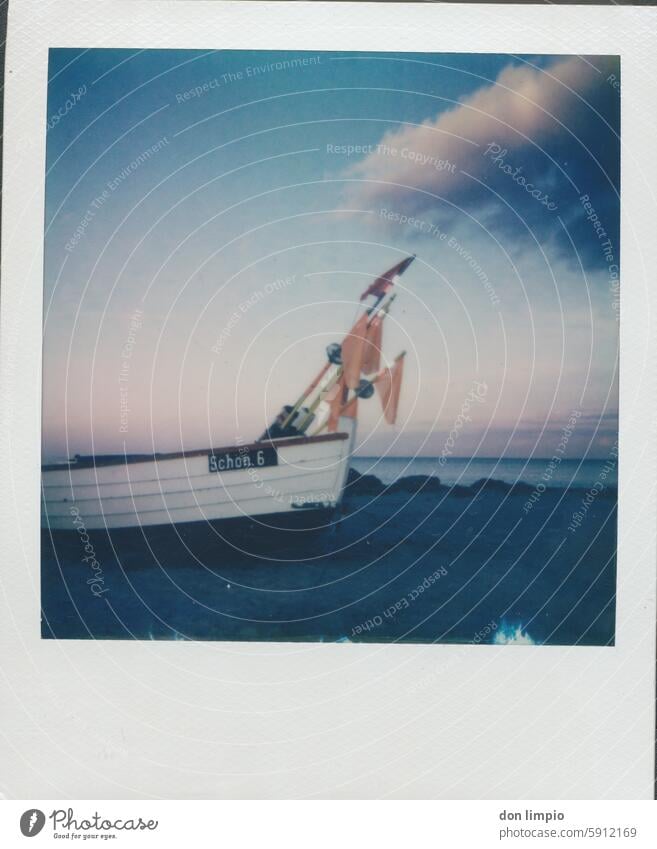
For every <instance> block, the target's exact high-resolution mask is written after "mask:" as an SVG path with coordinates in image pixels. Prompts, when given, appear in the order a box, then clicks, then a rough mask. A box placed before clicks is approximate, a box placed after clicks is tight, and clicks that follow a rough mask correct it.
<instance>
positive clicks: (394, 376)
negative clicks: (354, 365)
mask: <svg viewBox="0 0 657 849" xmlns="http://www.w3.org/2000/svg"><path fill="white" fill-rule="evenodd" d="M403 374H404V357H403V356H401V357H397V359H396V360H395V364H394V366H393V367H392V369H389V368H387V369H384V370H383V371H382V372H381V374H380V375H379V377H378V379H377V381H376V384H375V385H376V388H377V389H378V391H379V395H380V396H381V406H382V407H383V417H384V419H385V420H386V421H387V422H388V424H394V423H395V422H396V421H397V408H398V407H399V393H400V391H401V382H402V376H403Z"/></svg>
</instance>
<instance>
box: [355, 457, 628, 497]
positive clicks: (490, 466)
mask: <svg viewBox="0 0 657 849" xmlns="http://www.w3.org/2000/svg"><path fill="white" fill-rule="evenodd" d="M351 465H352V467H353V468H354V469H356V471H357V472H360V474H361V475H376V477H378V478H379V480H381V481H382V482H383V483H385V484H391V483H394V481H396V480H399V478H402V477H407V476H410V475H431V476H434V477H438V478H440V480H441V482H442V483H444V484H445V485H446V486H455V485H456V486H471V485H472V484H473V483H476V482H477V481H480V480H482V479H486V480H499V481H504V483H509V484H514V483H518V482H520V481H522V482H523V483H527V484H530V485H531V486H537V485H538V484H543V485H544V486H546V487H547V486H551V487H560V488H566V487H576V488H578V489H589V488H590V487H592V486H595V484H596V482H597V481H599V480H601V479H602V480H603V481H604V483H605V485H606V486H612V487H616V486H617V485H618V472H617V466H616V464H615V462H614V461H613V460H612V461H610V459H609V458H608V457H607V458H600V459H590V458H586V459H584V460H572V459H561V460H559V459H557V461H556V462H553V461H552V459H551V458H540V459H535V458H532V459H516V458H506V457H504V458H499V457H497V458H496V457H476V458H470V457H446V458H444V459H441V458H437V457H359V456H356V457H353V458H352V461H351Z"/></svg>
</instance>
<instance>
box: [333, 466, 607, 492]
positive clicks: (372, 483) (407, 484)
mask: <svg viewBox="0 0 657 849" xmlns="http://www.w3.org/2000/svg"><path fill="white" fill-rule="evenodd" d="M534 490H535V487H534V486H532V485H531V484H529V483H525V482H524V481H515V482H514V483H507V482H506V481H501V480H497V479H496V478H480V479H479V480H477V481H475V482H474V483H473V484H470V485H469V486H461V485H459V484H454V485H452V486H449V485H448V484H444V483H442V481H441V480H440V478H439V477H438V476H437V475H406V476H404V477H400V478H398V479H397V480H396V481H393V483H390V484H385V483H383V481H381V480H380V479H379V478H377V477H376V475H363V474H361V473H360V472H357V471H356V469H353V468H351V469H349V476H348V478H347V486H346V489H345V496H347V497H350V496H356V495H368V496H378V495H397V494H399V493H406V494H409V495H417V494H420V493H422V494H426V495H429V494H435V495H452V496H455V497H457V498H474V497H475V496H477V495H480V494H485V493H496V494H498V495H523V496H525V497H527V496H528V495H530V494H531V493H533V492H534ZM566 490H567V491H568V492H572V493H582V492H586V487H582V486H568V487H558V486H554V487H545V490H544V491H546V492H554V493H557V492H564V491H566ZM616 494H617V493H616V487H611V486H610V487H607V488H606V489H605V490H603V491H602V492H601V493H600V496H601V497H607V498H616Z"/></svg>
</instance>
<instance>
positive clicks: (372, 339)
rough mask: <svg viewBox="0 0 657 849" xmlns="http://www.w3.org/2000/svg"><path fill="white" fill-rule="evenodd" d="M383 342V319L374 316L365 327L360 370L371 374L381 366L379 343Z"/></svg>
mask: <svg viewBox="0 0 657 849" xmlns="http://www.w3.org/2000/svg"><path fill="white" fill-rule="evenodd" d="M382 343H383V319H382V318H381V317H380V316H378V315H377V316H375V317H374V318H373V319H372V321H371V322H370V324H369V326H368V328H367V334H366V336H365V345H364V350H363V364H362V371H363V373H364V374H372V372H374V371H378V370H379V369H380V368H381V345H382Z"/></svg>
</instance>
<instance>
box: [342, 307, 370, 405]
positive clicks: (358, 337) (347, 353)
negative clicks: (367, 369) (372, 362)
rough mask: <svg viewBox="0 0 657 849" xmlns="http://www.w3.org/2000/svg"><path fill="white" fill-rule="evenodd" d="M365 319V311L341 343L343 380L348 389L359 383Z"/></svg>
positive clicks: (366, 318)
mask: <svg viewBox="0 0 657 849" xmlns="http://www.w3.org/2000/svg"><path fill="white" fill-rule="evenodd" d="M367 320H368V315H367V313H363V315H361V317H360V318H359V319H358V321H357V322H356V324H354V326H353V327H352V328H351V330H350V331H349V333H348V334H347V336H346V337H345V339H344V342H343V343H342V370H343V375H344V382H345V384H346V385H347V386H348V387H349V389H357V388H358V385H359V383H360V372H361V369H362V365H363V350H364V347H365V337H366V335H367Z"/></svg>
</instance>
